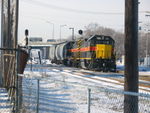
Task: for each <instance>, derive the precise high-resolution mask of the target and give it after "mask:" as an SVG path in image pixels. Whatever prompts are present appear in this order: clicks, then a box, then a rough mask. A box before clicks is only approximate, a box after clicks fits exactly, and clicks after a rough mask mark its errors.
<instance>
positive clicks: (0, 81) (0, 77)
mask: <svg viewBox="0 0 150 113" xmlns="http://www.w3.org/2000/svg"><path fill="white" fill-rule="evenodd" d="M3 7H4V6H3V0H2V2H1V47H3V25H4V23H3V22H4V20H3V16H4V15H3V11H4V9H3ZM0 53H1V54H0V59H1V66H0V68H1V69H0V86H1V87H2V86H3V73H2V72H3V71H2V70H3V67H4V66H2V65H3V59H2V54H3V51H0Z"/></svg>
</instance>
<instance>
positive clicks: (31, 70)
mask: <svg viewBox="0 0 150 113" xmlns="http://www.w3.org/2000/svg"><path fill="white" fill-rule="evenodd" d="M30 56H31V57H30V60H31V67H30V71H32V52H30Z"/></svg>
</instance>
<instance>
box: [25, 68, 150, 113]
mask: <svg viewBox="0 0 150 113" xmlns="http://www.w3.org/2000/svg"><path fill="white" fill-rule="evenodd" d="M75 70H78V71H83V70H82V69H76V68H66V67H63V66H59V67H58V66H56V65H49V66H48V67H45V68H41V67H40V66H39V67H35V66H34V67H33V72H32V73H31V72H30V69H29V67H28V68H26V72H25V73H26V74H29V75H30V78H24V79H23V94H24V96H23V102H24V110H25V111H27V113H31V112H32V113H34V112H36V101H37V99H36V97H37V96H36V95H37V92H36V91H37V79H35V77H36V78H39V79H40V93H39V95H40V98H39V113H87V110H88V105H87V96H88V93H87V91H88V88H91V113H122V112H123V101H124V96H123V95H122V94H118V93H115V90H116V89H118V90H120V91H121V89H123V86H121V85H119V84H113V83H111V82H114V83H117V82H116V81H114V80H109V79H108V78H107V77H106V78H104V75H99V76H101V77H102V78H100V80H99V81H98V80H95V78H96V79H97V78H98V77H99V76H92V75H90V74H88V75H85V76H86V77H87V78H86V79H85V78H84V77H85V76H83V77H81V76H76V75H75V74H76V73H75ZM87 72H90V71H87ZM78 74H79V73H78ZM81 74H82V73H81ZM106 75H107V74H106ZM106 75H105V76H106ZM112 76H116V75H115V74H112ZM32 77H33V78H32ZM119 77H122V76H119ZM90 78H92V79H90ZM105 89H107V90H106V91H104V90H105ZM108 89H110V90H114V89H115V90H114V92H111V91H110V92H109V90H108ZM149 101H150V98H145V97H140V101H139V106H140V110H139V111H140V112H141V113H150V104H149Z"/></svg>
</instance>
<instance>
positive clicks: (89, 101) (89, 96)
mask: <svg viewBox="0 0 150 113" xmlns="http://www.w3.org/2000/svg"><path fill="white" fill-rule="evenodd" d="M90 107H91V89H89V88H88V113H90V111H91V109H90Z"/></svg>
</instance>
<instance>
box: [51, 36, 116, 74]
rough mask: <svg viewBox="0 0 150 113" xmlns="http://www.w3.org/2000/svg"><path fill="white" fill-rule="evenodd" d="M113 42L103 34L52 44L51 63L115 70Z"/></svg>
mask: <svg viewBox="0 0 150 113" xmlns="http://www.w3.org/2000/svg"><path fill="white" fill-rule="evenodd" d="M114 44H115V41H114V40H113V39H112V38H111V37H110V36H103V35H93V36H91V37H89V38H85V39H80V40H77V41H71V42H64V43H61V44H58V45H54V46H55V59H52V58H51V60H52V61H53V63H57V64H64V65H67V66H73V67H81V68H85V69H90V70H99V71H105V72H106V71H116V63H115V53H114ZM52 48H53V47H52ZM52 48H50V51H51V49H52ZM51 56H52V54H50V57H51Z"/></svg>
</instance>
